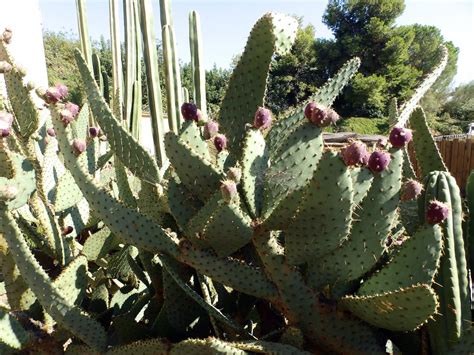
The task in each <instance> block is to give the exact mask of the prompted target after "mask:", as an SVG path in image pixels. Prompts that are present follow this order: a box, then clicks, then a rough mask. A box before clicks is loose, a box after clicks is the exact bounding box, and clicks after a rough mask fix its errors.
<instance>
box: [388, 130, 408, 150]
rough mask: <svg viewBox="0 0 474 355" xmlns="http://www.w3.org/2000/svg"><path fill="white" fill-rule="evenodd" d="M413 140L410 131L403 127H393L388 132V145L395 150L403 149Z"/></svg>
mask: <svg viewBox="0 0 474 355" xmlns="http://www.w3.org/2000/svg"><path fill="white" fill-rule="evenodd" d="M412 138H413V133H412V131H411V129H407V128H403V127H394V128H393V129H392V131H391V132H390V137H389V139H390V143H392V146H394V147H395V148H403V147H404V146H405V145H406V144H408V142H410V141H411V139H412Z"/></svg>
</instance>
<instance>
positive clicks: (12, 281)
mask: <svg viewBox="0 0 474 355" xmlns="http://www.w3.org/2000/svg"><path fill="white" fill-rule="evenodd" d="M2 258H3V260H2V261H3V263H2V269H1V270H2V275H3V278H4V280H5V290H6V291H7V299H8V304H9V305H10V307H11V309H14V310H17V311H25V310H27V309H29V308H30V307H31V306H32V305H33V303H35V301H36V296H35V294H34V293H33V291H31V290H30V288H29V287H28V285H27V284H26V283H25V280H23V278H22V277H21V274H20V270H18V266H16V264H15V261H14V260H13V258H12V256H11V255H10V254H7V255H5V256H3V257H2Z"/></svg>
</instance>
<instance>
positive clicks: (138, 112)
mask: <svg viewBox="0 0 474 355" xmlns="http://www.w3.org/2000/svg"><path fill="white" fill-rule="evenodd" d="M138 1H139V0H133V18H134V20H133V21H134V25H133V28H134V30H135V32H134V36H135V41H134V44H135V52H136V53H137V60H136V61H135V64H136V68H135V69H134V70H135V81H134V83H133V103H132V116H131V118H130V130H131V132H132V134H133V136H134V137H135V138H136V139H137V140H138V141H140V128H141V121H142V96H143V93H142V59H141V58H142V41H140V37H141V30H140V9H139V4H138Z"/></svg>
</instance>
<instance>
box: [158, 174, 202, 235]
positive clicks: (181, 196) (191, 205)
mask: <svg viewBox="0 0 474 355" xmlns="http://www.w3.org/2000/svg"><path fill="white" fill-rule="evenodd" d="M167 196H168V205H169V208H170V212H171V214H172V215H173V217H174V219H175V221H176V223H177V224H178V227H179V228H180V229H181V231H184V230H185V229H186V225H187V224H188V222H189V221H190V220H191V218H192V217H193V216H194V215H195V214H196V213H198V211H199V209H200V208H201V207H202V203H200V202H199V201H198V200H197V199H196V198H195V197H194V196H193V194H192V193H191V192H189V190H188V189H187V188H186V187H184V185H183V184H181V183H179V182H178V179H177V178H176V177H172V178H171V179H170V180H169V181H168V194H167Z"/></svg>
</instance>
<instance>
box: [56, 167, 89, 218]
mask: <svg viewBox="0 0 474 355" xmlns="http://www.w3.org/2000/svg"><path fill="white" fill-rule="evenodd" d="M53 196H54V201H53V204H54V210H55V211H56V212H61V211H64V210H67V209H68V208H71V207H73V206H75V205H76V204H77V203H78V202H79V201H80V200H81V199H82V198H83V195H82V192H81V189H80V188H79V186H77V185H76V182H75V181H74V178H73V177H72V175H71V173H69V171H66V172H65V173H64V175H62V176H61V177H60V178H59V180H58V183H57V185H56V187H55V189H54V190H53Z"/></svg>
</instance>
